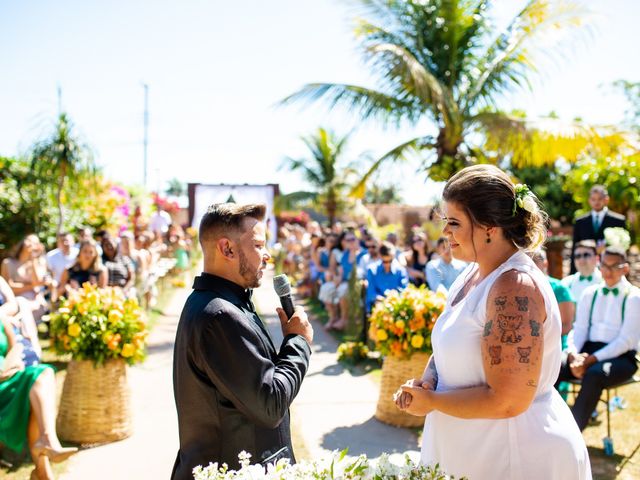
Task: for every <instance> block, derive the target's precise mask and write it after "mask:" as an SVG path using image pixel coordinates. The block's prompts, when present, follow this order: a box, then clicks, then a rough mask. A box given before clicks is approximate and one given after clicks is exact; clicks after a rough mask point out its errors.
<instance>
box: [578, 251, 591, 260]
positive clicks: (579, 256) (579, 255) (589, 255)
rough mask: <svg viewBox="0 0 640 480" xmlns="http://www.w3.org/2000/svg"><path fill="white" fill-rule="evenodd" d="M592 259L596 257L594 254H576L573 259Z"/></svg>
mask: <svg viewBox="0 0 640 480" xmlns="http://www.w3.org/2000/svg"><path fill="white" fill-rule="evenodd" d="M591 257H595V255H594V254H593V253H576V254H575V255H574V256H573V258H574V259H575V260H580V259H581V258H585V259H586V258H591Z"/></svg>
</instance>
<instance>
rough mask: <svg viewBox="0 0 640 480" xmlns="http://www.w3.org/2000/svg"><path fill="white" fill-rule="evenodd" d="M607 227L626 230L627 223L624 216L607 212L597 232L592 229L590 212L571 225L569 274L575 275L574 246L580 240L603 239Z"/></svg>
mask: <svg viewBox="0 0 640 480" xmlns="http://www.w3.org/2000/svg"><path fill="white" fill-rule="evenodd" d="M609 227H622V228H627V221H626V219H625V218H624V215H620V214H619V213H615V212H612V211H611V210H607V211H606V212H605V214H604V217H603V219H602V223H601V224H600V227H599V228H598V231H597V232H596V231H594V229H593V217H592V216H591V212H589V213H587V214H585V215H582V216H581V217H578V218H577V219H576V221H575V224H574V225H573V247H572V248H571V273H575V265H574V263H573V251H574V250H575V245H576V243H578V242H579V241H581V240H595V241H596V242H597V241H598V240H603V239H604V229H605V228H609Z"/></svg>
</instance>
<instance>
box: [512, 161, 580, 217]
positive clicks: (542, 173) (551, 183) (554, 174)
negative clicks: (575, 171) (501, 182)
mask: <svg viewBox="0 0 640 480" xmlns="http://www.w3.org/2000/svg"><path fill="white" fill-rule="evenodd" d="M566 173H567V172H566V171H565V170H563V169H561V168H558V166H557V165H555V164H554V165H551V166H548V167H522V168H511V174H512V175H513V176H514V177H515V178H516V179H517V181H518V182H520V183H526V184H527V185H529V187H530V188H531V190H532V191H533V193H535V194H536V196H537V197H538V198H539V199H540V201H541V202H542V204H543V206H544V209H545V211H546V212H547V214H548V215H549V217H550V218H553V219H555V220H558V221H559V222H560V223H561V224H562V225H571V224H572V223H573V215H574V212H575V211H576V210H577V209H579V208H580V204H579V203H577V202H576V201H575V200H574V199H573V195H572V194H571V192H569V191H567V190H566V189H565V186H564V183H565V175H566Z"/></svg>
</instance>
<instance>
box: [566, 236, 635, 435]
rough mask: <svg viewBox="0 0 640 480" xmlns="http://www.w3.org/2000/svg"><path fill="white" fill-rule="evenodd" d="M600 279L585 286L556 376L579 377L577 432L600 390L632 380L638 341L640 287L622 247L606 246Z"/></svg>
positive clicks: (598, 396) (590, 410)
mask: <svg viewBox="0 0 640 480" xmlns="http://www.w3.org/2000/svg"><path fill="white" fill-rule="evenodd" d="M600 270H601V271H602V278H603V282H602V283H600V284H599V285H594V286H592V287H589V288H588V289H587V290H586V291H585V292H584V294H583V297H582V299H581V301H580V302H579V303H578V310H577V313H576V321H575V323H574V327H573V331H574V334H573V338H572V339H571V338H570V339H569V346H568V347H567V349H566V351H567V358H566V363H565V364H563V365H562V368H561V369H560V376H559V378H558V380H568V379H571V378H580V379H582V387H581V388H580V393H579V394H578V397H577V398H576V401H575V403H574V405H573V407H572V409H571V410H572V412H573V416H574V417H575V419H576V423H577V424H578V427H580V430H584V428H585V427H586V426H587V423H588V421H589V417H590V416H591V413H592V412H593V411H594V410H595V408H596V406H597V404H598V400H599V398H600V395H601V394H602V390H603V389H604V388H606V387H609V386H612V385H615V384H617V383H620V382H623V381H625V380H627V379H628V378H631V377H632V376H633V374H634V373H635V372H636V370H637V369H638V366H637V364H636V360H635V354H636V348H637V346H638V341H639V340H640V290H639V289H638V288H636V287H634V286H633V285H631V284H630V283H629V282H628V281H627V279H626V278H625V275H626V274H627V273H629V262H628V261H627V255H626V253H625V251H624V250H622V249H620V248H617V247H608V248H607V249H606V250H605V251H604V254H603V255H602V261H601V263H600Z"/></svg>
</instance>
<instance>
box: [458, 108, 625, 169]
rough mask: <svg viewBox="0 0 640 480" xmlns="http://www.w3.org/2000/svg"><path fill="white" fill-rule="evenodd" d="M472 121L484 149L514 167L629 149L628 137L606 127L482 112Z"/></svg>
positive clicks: (537, 164)
mask: <svg viewBox="0 0 640 480" xmlns="http://www.w3.org/2000/svg"><path fill="white" fill-rule="evenodd" d="M471 120H472V122H471V125H473V126H474V127H475V129H476V131H480V132H481V133H482V134H483V136H484V138H485V141H484V145H483V150H484V151H485V152H494V154H495V156H496V157H498V158H500V157H508V158H509V159H510V163H511V164H512V165H513V166H515V167H524V166H536V167H539V166H544V165H551V164H553V163H554V162H555V161H556V160H558V159H560V158H563V159H565V160H566V161H568V162H570V163H574V162H576V161H577V160H578V159H579V158H580V157H581V156H582V155H584V154H586V153H589V152H594V151H597V152H600V153H602V154H604V155H611V154H614V153H616V152H620V151H621V150H625V149H627V148H630V137H629V136H628V135H627V134H626V133H625V132H621V131H620V130H617V129H615V128H613V127H608V126H590V125H585V124H583V123H581V122H565V121H562V120H560V119H557V118H541V119H535V120H530V119H526V118H519V117H515V116H510V115H507V114H505V113H501V112H483V113H480V114H478V115H475V116H474V117H472V119H471Z"/></svg>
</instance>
